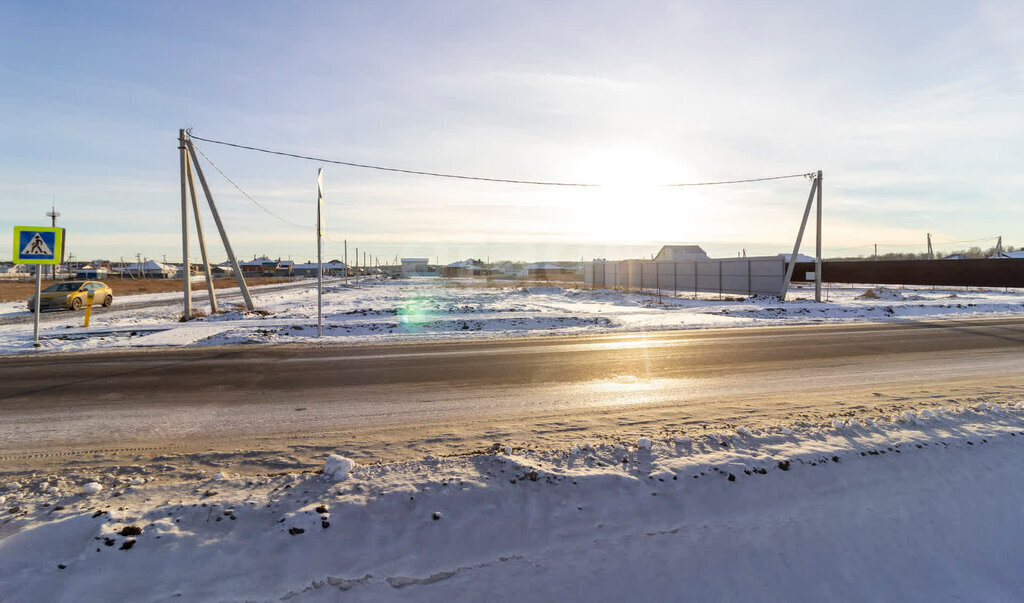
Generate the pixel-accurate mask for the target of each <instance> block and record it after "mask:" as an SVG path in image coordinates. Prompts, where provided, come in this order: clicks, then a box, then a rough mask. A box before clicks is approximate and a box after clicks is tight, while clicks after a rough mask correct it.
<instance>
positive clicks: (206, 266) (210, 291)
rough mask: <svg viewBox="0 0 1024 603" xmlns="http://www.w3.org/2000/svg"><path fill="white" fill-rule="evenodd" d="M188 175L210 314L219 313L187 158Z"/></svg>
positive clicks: (201, 221)
mask: <svg viewBox="0 0 1024 603" xmlns="http://www.w3.org/2000/svg"><path fill="white" fill-rule="evenodd" d="M185 161H186V163H188V165H187V166H186V167H187V168H188V169H187V170H186V172H185V173H186V174H187V175H188V193H189V197H191V198H192V214H193V215H194V216H195V219H196V235H197V236H198V237H199V253H200V255H202V256H203V274H205V275H206V295H207V298H208V299H209V300H210V314H216V313H217V294H216V293H215V292H214V290H213V271H212V270H210V257H209V256H208V255H206V235H205V234H203V219H202V217H200V215H199V199H198V198H196V184H195V181H194V180H193V178H192V165H191V163H189V159H188V157H185Z"/></svg>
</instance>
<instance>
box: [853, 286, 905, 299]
mask: <svg viewBox="0 0 1024 603" xmlns="http://www.w3.org/2000/svg"><path fill="white" fill-rule="evenodd" d="M857 299H884V300H893V301H899V300H902V299H903V293H901V292H899V291H897V290H896V289H890V288H888V287H874V288H872V289H868V290H867V291H865V292H864V293H861V294H860V295H858V296H857Z"/></svg>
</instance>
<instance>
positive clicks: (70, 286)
mask: <svg viewBox="0 0 1024 603" xmlns="http://www.w3.org/2000/svg"><path fill="white" fill-rule="evenodd" d="M81 286H82V283H54V284H52V285H50V286H49V287H47V288H46V289H43V291H47V292H51V291H78V288H79V287H81Z"/></svg>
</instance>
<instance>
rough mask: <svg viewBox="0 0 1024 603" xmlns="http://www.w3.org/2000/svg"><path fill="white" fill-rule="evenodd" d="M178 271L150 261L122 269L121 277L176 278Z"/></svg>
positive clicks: (172, 267) (129, 265)
mask: <svg viewBox="0 0 1024 603" xmlns="http://www.w3.org/2000/svg"><path fill="white" fill-rule="evenodd" d="M177 273H178V269H177V268H175V267H174V266H169V265H167V264H161V263H160V262H158V261H156V260H148V261H145V262H142V263H141V264H138V263H136V264H128V265H127V266H125V267H124V268H123V269H122V272H121V276H123V277H135V278H174V276H175V275H176V274H177Z"/></svg>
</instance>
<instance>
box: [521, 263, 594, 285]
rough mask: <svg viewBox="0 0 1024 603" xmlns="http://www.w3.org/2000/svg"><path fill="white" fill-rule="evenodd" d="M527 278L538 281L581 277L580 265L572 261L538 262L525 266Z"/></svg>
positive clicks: (577, 278) (567, 279)
mask: <svg viewBox="0 0 1024 603" xmlns="http://www.w3.org/2000/svg"><path fill="white" fill-rule="evenodd" d="M526 275H527V276H528V277H529V278H532V279H536V280H540V281H573V280H579V279H581V277H582V267H581V266H580V265H579V264H575V263H572V262H557V263H556V262H538V263H536V264H530V265H529V266H527V267H526Z"/></svg>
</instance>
